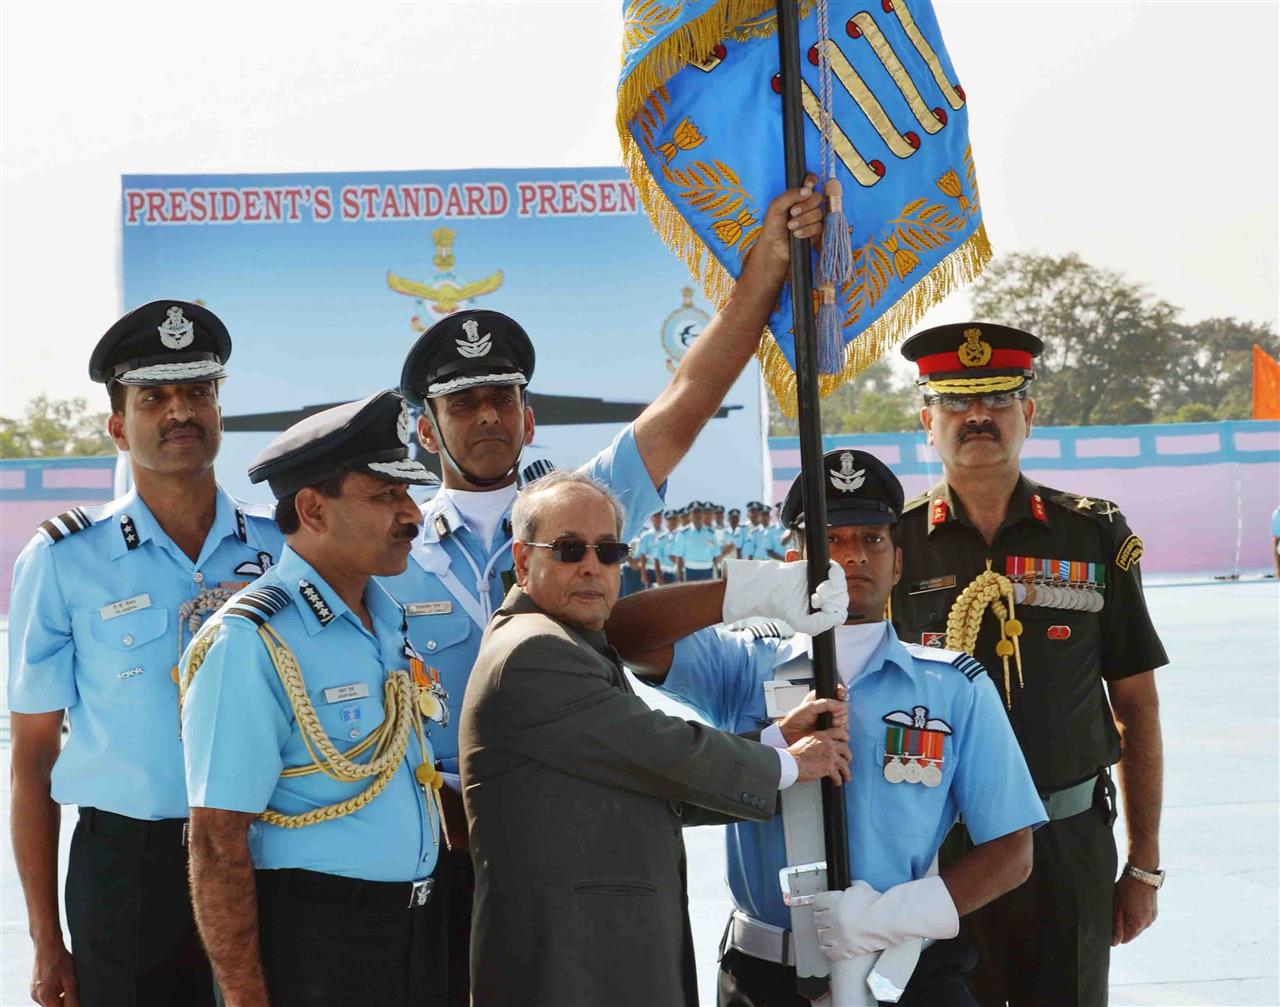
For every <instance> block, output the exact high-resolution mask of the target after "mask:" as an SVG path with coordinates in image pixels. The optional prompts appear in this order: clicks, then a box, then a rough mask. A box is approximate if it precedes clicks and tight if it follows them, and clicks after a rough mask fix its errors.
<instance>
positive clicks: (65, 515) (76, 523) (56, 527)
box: [40, 507, 93, 543]
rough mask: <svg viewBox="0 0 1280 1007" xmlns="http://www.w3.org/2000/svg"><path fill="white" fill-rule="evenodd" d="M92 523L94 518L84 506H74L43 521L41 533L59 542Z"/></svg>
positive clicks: (54, 541)
mask: <svg viewBox="0 0 1280 1007" xmlns="http://www.w3.org/2000/svg"><path fill="white" fill-rule="evenodd" d="M91 524H93V518H92V517H91V516H90V515H89V513H88V512H87V511H86V510H85V509H84V508H83V507H74V508H72V509H71V510H69V511H63V512H62V513H61V514H59V515H58V516H57V517H51V518H49V520H48V521H45V522H43V523H42V524H41V525H40V534H41V535H43V536H44V537H45V538H47V539H48V540H49V541H50V542H51V543H58V542H61V541H62V540H63V539H64V538H66V537H67V536H69V535H74V534H75V533H76V532H81V531H84V530H85V529H86V528H88V527H89V526H90V525H91Z"/></svg>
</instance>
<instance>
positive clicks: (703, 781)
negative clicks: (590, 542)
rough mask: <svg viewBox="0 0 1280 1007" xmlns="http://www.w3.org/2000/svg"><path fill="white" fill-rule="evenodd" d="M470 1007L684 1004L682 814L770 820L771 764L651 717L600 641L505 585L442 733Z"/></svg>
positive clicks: (758, 750)
mask: <svg viewBox="0 0 1280 1007" xmlns="http://www.w3.org/2000/svg"><path fill="white" fill-rule="evenodd" d="M458 744H459V755H460V757H461V763H462V786H463V797H464V800H465V802H466V808H467V821H468V823H469V825H470V827H471V857H472V860H473V862H474V864H475V870H476V895H475V908H474V915H473V919H472V935H471V990H472V997H473V1001H472V1002H473V1003H474V1004H475V1005H476V1007H494V1005H506V1004H520V1005H543V1004H545V1005H548V1007H570V1005H574V1004H581V1005H583V1007H601V1005H608V1007H623V1005H636V1007H641V1005H643V1007H655V1005H668V1004H686V1003H694V1002H696V998H697V986H696V979H695V976H694V967H693V958H692V953H693V945H692V936H691V931H690V928H689V920H688V911H687V900H686V887H685V859H684V843H683V841H682V839H681V835H680V830H681V826H682V824H684V822H685V819H686V814H685V808H686V806H688V807H689V808H690V810H691V811H696V813H697V814H696V816H694V817H697V818H698V819H701V820H724V818H726V817H734V818H745V819H751V820H757V821H763V820H765V819H768V818H769V817H771V816H772V814H773V812H774V808H775V805H776V795H777V788H778V778H779V762H778V755H777V753H776V752H774V751H773V750H771V749H769V748H768V747H766V746H764V745H760V744H758V743H756V742H752V741H747V740H745V739H743V738H737V737H734V736H733V735H731V734H725V733H722V732H720V731H716V730H713V729H712V728H709V727H706V726H704V725H701V724H696V723H691V722H688V721H684V720H680V719H678V718H676V717H669V716H667V715H666V714H663V713H658V712H656V711H654V710H651V709H650V708H649V707H648V705H646V704H645V702H644V701H643V700H641V699H640V698H639V697H638V696H636V695H635V693H634V692H633V691H632V690H631V688H630V686H629V685H628V683H627V680H626V678H625V676H624V675H623V673H622V667H621V664H620V663H619V661H618V659H617V656H616V654H615V653H614V652H613V651H612V649H610V648H609V647H608V646H607V644H606V643H605V640H604V634H603V633H588V632H583V631H577V630H574V629H571V628H570V627H568V626H566V625H564V624H562V623H560V622H557V621H556V620H555V619H553V618H551V617H550V616H548V615H546V614H545V613H543V612H542V611H541V610H540V609H539V608H538V607H537V606H536V605H535V604H534V603H533V601H532V600H531V599H530V598H529V597H528V596H527V595H526V594H524V592H523V591H521V590H520V589H519V588H513V589H512V590H511V592H510V593H509V594H508V595H507V597H506V599H505V600H504V602H503V605H502V608H500V609H499V610H498V612H497V613H495V615H494V617H493V621H492V622H491V623H490V624H489V627H488V629H487V630H486V631H485V635H484V640H483V641H482V643H481V645H480V652H479V654H478V656H477V657H476V663H475V667H474V669H473V670H472V672H471V678H470V682H469V683H468V685H467V692H466V697H465V699H464V700H463V704H462V720H461V724H460V726H459V736H458Z"/></svg>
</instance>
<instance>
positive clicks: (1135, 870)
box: [1124, 864, 1164, 890]
mask: <svg viewBox="0 0 1280 1007" xmlns="http://www.w3.org/2000/svg"><path fill="white" fill-rule="evenodd" d="M1124 873H1125V874H1127V875H1128V876H1129V877H1131V878H1133V879H1134V880H1135V881H1141V882H1142V883H1143V884H1144V885H1150V886H1151V887H1152V888H1155V889H1157V890H1158V889H1159V888H1160V886H1161V885H1163V884H1164V871H1154V872H1152V871H1144V870H1143V869H1142V868H1141V867H1134V866H1133V864H1125V865H1124Z"/></svg>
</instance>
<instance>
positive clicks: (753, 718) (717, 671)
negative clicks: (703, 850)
mask: <svg viewBox="0 0 1280 1007" xmlns="http://www.w3.org/2000/svg"><path fill="white" fill-rule="evenodd" d="M808 643H809V638H808V637H794V638H792V639H791V640H788V641H779V640H773V639H764V640H756V639H754V638H753V637H752V636H751V635H750V634H747V633H736V632H732V631H730V630H726V629H722V628H719V627H716V628H712V629H707V630H703V631H701V632H699V633H694V634H693V635H692V636H689V637H686V638H685V639H683V640H681V641H680V642H679V643H677V644H676V646H675V654H674V657H673V660H672V664H671V670H670V671H669V672H668V674H667V678H666V681H665V682H664V683H663V684H662V686H661V689H662V691H663V692H665V693H667V694H668V695H670V696H672V697H674V698H676V699H678V700H680V701H681V702H683V703H687V704H688V705H689V706H692V707H693V708H694V709H695V710H697V711H698V712H699V713H700V714H701V715H702V716H703V717H705V718H706V719H707V720H708V721H709V722H710V723H711V724H712V725H713V726H715V727H717V728H720V729H721V730H725V731H731V732H733V733H735V734H737V733H741V732H744V731H759V730H762V729H763V728H765V727H767V726H768V725H769V723H770V721H769V719H768V717H767V716H766V715H765V705H764V683H765V682H767V681H771V680H772V679H773V677H774V670H775V668H776V667H777V666H778V665H779V664H782V663H784V662H786V661H789V660H792V659H795V658H797V657H801V658H803V657H805V656H806V655H807V653H808V651H807V647H808ZM953 661H956V662H958V664H954V663H952V662H953ZM962 668H963V669H966V670H962ZM974 668H977V669H979V673H978V674H977V675H976V678H974V679H972V680H971V679H970V678H969V674H971V673H972V669H974ZM980 669H981V665H978V664H977V662H975V661H973V659H972V658H969V657H967V655H958V654H955V653H953V652H950V651H944V650H937V649H934V648H930V647H919V646H915V645H911V644H906V645H904V644H903V643H901V642H900V641H899V640H898V638H897V636H896V634H895V633H894V632H893V628H892V627H888V632H887V634H886V636H885V638H884V640H883V641H882V642H881V644H880V646H879V647H878V648H877V649H876V651H875V653H873V654H872V656H871V658H870V660H869V661H868V663H867V666H866V670H865V671H864V672H863V673H862V674H861V675H860V676H859V677H858V678H857V679H855V680H854V682H853V683H852V685H851V687H850V690H849V693H850V694H849V738H850V743H849V744H850V750H851V751H852V753H853V760H852V762H851V763H850V769H851V771H852V773H853V780H852V783H851V784H847V785H846V786H845V788H844V790H845V806H846V811H847V815H848V829H849V863H850V869H851V872H852V875H853V877H854V878H855V879H858V880H862V881H866V882H867V883H868V884H869V885H871V887H872V888H874V889H876V890H877V891H881V892H883V891H885V890H886V889H888V888H891V887H893V886H894V885H897V884H901V883H903V882H906V881H913V880H915V879H917V878H921V877H924V876H925V875H926V874H927V873H928V871H929V868H930V865H931V864H932V862H933V858H934V855H935V854H936V853H937V851H938V847H939V846H941V845H942V840H943V838H944V837H945V836H946V834H947V832H948V830H950V828H951V826H952V825H954V824H955V822H956V819H957V816H958V815H963V816H964V820H965V825H966V826H967V827H968V829H969V833H970V835H971V836H972V837H973V841H974V842H975V843H985V842H988V841H989V840H992V839H997V838H999V837H1000V836H1004V835H1008V834H1009V833H1011V832H1016V831H1017V830H1018V829H1021V828H1025V827H1026V826H1036V825H1039V824H1041V823H1043V822H1044V821H1045V814H1044V805H1043V804H1042V803H1041V801H1040V797H1039V795H1038V794H1037V793H1036V788H1035V785H1034V784H1033V783H1032V782H1031V774H1030V773H1029V772H1028V771H1027V765H1026V762H1025V760H1024V759H1023V757H1022V752H1021V750H1020V749H1019V748H1018V742H1017V739H1016V738H1015V737H1014V735H1013V730H1012V728H1010V726H1009V718H1008V717H1007V716H1006V715H1005V711H1004V707H1003V706H1002V704H1001V702H1000V697H999V695H998V694H997V692H996V688H995V684H994V683H993V682H992V681H991V679H990V677H989V676H988V675H986V674H983V673H980ZM917 706H923V707H925V708H926V709H927V711H928V717H929V719H934V718H937V719H940V720H942V721H944V722H945V723H946V724H947V725H948V726H949V727H950V729H951V733H950V734H949V735H946V736H945V738H944V741H943V764H942V780H941V783H940V784H939V785H938V786H936V787H926V786H924V785H923V784H920V783H906V782H902V783H896V784H894V783H890V782H889V781H888V780H887V779H885V775H884V760H885V748H886V728H887V727H889V725H888V724H886V723H885V721H884V720H883V719H882V718H883V717H885V716H886V715H888V714H891V713H894V712H895V711H903V712H905V713H908V714H909V713H911V712H912V710H913V708H914V707H917ZM725 836H726V841H727V844H728V874H729V879H728V880H729V888H730V890H731V891H732V893H733V901H734V903H735V904H736V905H737V907H738V908H739V909H740V910H742V911H743V912H745V913H747V914H748V915H750V916H753V917H755V918H756V919H758V920H763V921H764V922H766V923H770V924H772V925H774V926H777V927H784V928H787V929H790V927H791V914H790V911H789V910H788V909H787V907H786V906H785V905H784V904H783V902H782V893H781V890H780V889H779V887H778V871H779V870H781V869H782V868H783V867H785V866H786V846H785V842H784V839H783V831H782V816H781V815H778V816H775V817H774V818H773V819H771V820H770V821H768V822H740V823H736V824H733V825H729V826H728V827H727V828H726V829H725Z"/></svg>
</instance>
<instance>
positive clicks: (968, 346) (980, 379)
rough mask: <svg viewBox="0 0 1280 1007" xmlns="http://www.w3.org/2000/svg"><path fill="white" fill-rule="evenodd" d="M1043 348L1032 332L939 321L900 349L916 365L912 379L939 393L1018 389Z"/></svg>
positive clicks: (1030, 376)
mask: <svg viewBox="0 0 1280 1007" xmlns="http://www.w3.org/2000/svg"><path fill="white" fill-rule="evenodd" d="M1043 351H1044V343H1042V342H1041V341H1040V340H1039V339H1038V338H1037V337H1036V336H1033V335H1032V334H1031V333H1030V332H1023V331H1022V330H1021V329H1014V328H1011V327H1009V326H1008V325H993V324H991V323H989V322H957V323H955V324H953V325H938V326H935V327H934V328H932V329H925V330H924V331H923V332H917V333H916V334H915V335H914V336H912V337H911V338H910V339H908V340H907V341H906V342H905V343H903V344H902V355H903V356H904V357H906V358H907V359H908V360H910V361H912V362H913V363H914V364H915V365H916V366H917V367H918V368H919V369H920V374H919V376H918V377H917V378H916V384H918V385H923V386H924V387H925V389H926V390H927V391H929V392H933V393H935V394H937V395H989V394H991V393H993V392H1014V391H1018V390H1020V389H1022V388H1024V387H1026V384H1027V382H1028V381H1031V380H1032V379H1033V378H1034V377H1035V376H1036V372H1035V369H1034V363H1035V358H1036V357H1038V356H1039V355H1040V354H1041V353H1042V352H1043Z"/></svg>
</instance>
